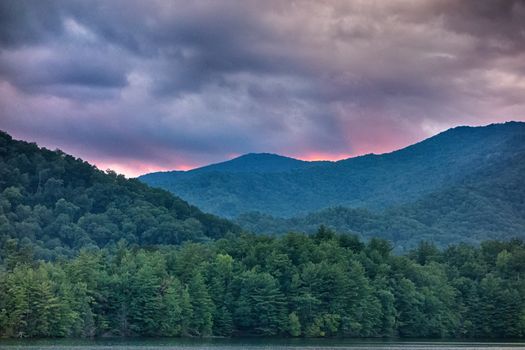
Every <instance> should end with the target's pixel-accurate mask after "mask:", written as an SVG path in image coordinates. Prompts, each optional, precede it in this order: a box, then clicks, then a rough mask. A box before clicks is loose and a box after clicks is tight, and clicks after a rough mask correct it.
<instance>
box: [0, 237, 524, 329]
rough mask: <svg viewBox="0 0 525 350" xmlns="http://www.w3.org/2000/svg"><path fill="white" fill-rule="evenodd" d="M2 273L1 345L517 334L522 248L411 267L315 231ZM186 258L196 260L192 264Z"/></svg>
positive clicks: (470, 252) (441, 257) (426, 251)
mask: <svg viewBox="0 0 525 350" xmlns="http://www.w3.org/2000/svg"><path fill="white" fill-rule="evenodd" d="M10 257H11V260H10V263H9V265H7V266H4V270H3V271H1V272H0V335H1V336H8V337H49V336H58V337H62V336H79V337H91V336H102V335H123V336H139V335H140V336H208V335H221V336H239V335H264V336H293V337H297V336H303V337H332V336H348V337H390V336H400V337H436V338H440V337H466V338H467V337H468V338H473V337H477V338H479V337H489V338H491V337H494V338H495V337H497V338H516V337H523V336H525V279H524V278H523V277H524V273H525V264H523V262H524V261H525V243H524V242H523V241H518V240H514V241H511V242H498V241H487V242H484V243H483V244H482V245H481V247H479V248H474V247H471V246H467V245H457V246H451V247H449V248H448V249H445V250H439V249H437V248H436V247H435V246H433V245H432V244H430V243H424V244H421V245H420V246H419V247H418V248H417V249H415V250H413V251H411V252H410V253H409V254H407V255H406V256H397V255H393V254H392V253H391V246H390V244H389V243H388V242H387V241H383V240H378V239H373V240H371V241H369V242H368V243H367V244H363V243H362V242H360V241H359V240H358V238H357V237H355V236H348V235H337V234H334V233H333V232H331V231H329V230H326V229H323V228H322V229H321V230H319V232H318V233H317V234H315V235H312V236H305V235H302V234H287V235H284V236H282V237H280V238H270V237H264V236H252V235H240V236H238V237H235V238H233V237H230V238H229V239H219V240H217V241H216V242H208V243H185V244H183V245H182V246H179V247H159V248H157V249H143V248H139V247H136V246H135V247H132V246H126V245H124V244H119V245H117V246H113V247H109V248H105V249H102V250H98V249H97V250H90V251H85V250H83V251H81V252H80V254H78V256H76V257H75V258H73V259H70V260H63V261H57V262H53V263H50V262H43V261H35V260H32V259H27V258H26V257H24V256H23V255H13V256H10ZM188 260H190V261H188Z"/></svg>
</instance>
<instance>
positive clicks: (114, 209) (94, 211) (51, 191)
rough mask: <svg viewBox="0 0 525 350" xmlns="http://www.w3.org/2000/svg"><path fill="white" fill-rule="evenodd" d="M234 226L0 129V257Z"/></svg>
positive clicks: (221, 231) (168, 239) (145, 241)
mask: <svg viewBox="0 0 525 350" xmlns="http://www.w3.org/2000/svg"><path fill="white" fill-rule="evenodd" d="M230 231H232V232H236V231H239V228H238V227H237V226H235V225H234V224H232V223H231V222H229V221H227V220H224V219H220V218H217V217H215V216H213V215H210V214H205V213H203V212H201V211H200V210H199V209H197V208H196V207H194V206H191V205H189V204H188V203H186V202H185V201H183V200H181V199H180V198H177V197H175V196H173V195H172V194H170V193H168V192H166V191H163V190H160V189H153V188H150V187H148V186H147V185H145V184H143V183H141V182H139V181H137V180H134V179H133V180H128V179H126V178H124V176H121V175H117V174H115V173H112V172H109V173H104V172H102V171H100V170H98V169H96V168H95V167H93V166H91V165H89V164H88V163H86V162H84V161H82V160H80V159H75V158H74V157H72V156H69V155H67V154H64V153H63V152H61V151H50V150H47V149H45V148H39V147H38V146H37V145H35V144H33V143H27V142H23V141H16V140H13V139H12V138H11V137H10V136H9V135H8V134H6V133H3V132H0V258H1V257H2V256H3V255H4V252H5V251H6V250H8V249H12V248H13V245H15V246H18V248H23V247H29V248H31V249H32V250H33V251H34V252H35V254H36V256H37V257H39V258H46V259H51V258H54V257H56V256H61V255H64V254H66V255H68V254H70V253H72V252H74V251H76V250H78V249H80V248H83V247H94V246H99V247H102V246H106V245H108V244H109V245H112V244H115V243H116V242H118V241H119V240H121V239H126V240H127V241H128V242H129V243H134V244H140V245H152V244H177V243H180V242H182V241H185V240H193V241H203V240H207V239H210V238H218V237H223V236H224V235H225V234H226V233H228V232H230Z"/></svg>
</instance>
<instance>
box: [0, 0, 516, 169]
mask: <svg viewBox="0 0 525 350" xmlns="http://www.w3.org/2000/svg"><path fill="white" fill-rule="evenodd" d="M524 17H525V2H524V1H519V0H515V1H510V0H509V1H506V0H501V1H490V0H478V1H473V0H466V1H451V0H433V1H428V2H413V1H404V0H393V1H388V2H383V1H357V0H356V1H332V2H318V1H301V2H295V1H264V2H261V1H228V0H224V1H211V0H210V1H195V2H191V3H187V2H179V1H173V2H171V1H170V2H166V1H148V2H143V1H111V2H108V1H90V2H81V1H58V0H56V1H52V0H46V1H36V0H34V1H29V0H17V1H15V0H6V1H2V2H1V3H0V23H1V24H0V26H1V27H0V113H1V114H0V128H2V129H6V130H7V131H9V132H12V133H14V134H15V136H19V137H22V138H26V139H31V140H36V141H40V142H42V143H43V144H45V145H48V146H51V147H60V148H63V149H64V150H65V151H69V152H74V153H75V154H76V155H79V156H82V157H85V158H87V159H88V160H91V161H95V162H98V163H99V164H101V165H111V166H113V167H117V168H119V167H120V169H121V170H124V171H127V172H128V173H129V174H136V173H139V172H141V171H145V170H149V169H158V168H166V169H168V168H173V167H179V166H193V165H198V164H204V163H207V162H211V161H218V160H222V159H224V158H227V157H231V156H234V155H237V154H242V153H245V152H253V151H256V152H257V151H261V152H262V151H266V152H277V153H282V154H287V155H291V156H299V157H305V158H312V157H342V156H348V155H352V154H360V153H367V152H384V151H388V150H392V149H394V148H398V147H401V146H404V145H407V144H410V143H412V142H414V141H417V140H419V139H422V138H424V137H427V136H429V135H431V134H433V133H436V132H438V131H441V130H443V129H445V128H448V127H451V126H454V125H458V124H485V123H490V122H497V121H503V120H509V119H517V120H525V114H524V112H525V101H524V99H523V96H524V93H525V80H524V79H523V73H524V72H525V28H524V24H523V22H524V21H523V20H522V19H523V18H524Z"/></svg>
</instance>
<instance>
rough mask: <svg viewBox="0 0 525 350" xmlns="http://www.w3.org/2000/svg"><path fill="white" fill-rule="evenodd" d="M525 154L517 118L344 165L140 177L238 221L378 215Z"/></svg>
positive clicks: (270, 163) (275, 162) (253, 159)
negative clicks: (355, 211)
mask: <svg viewBox="0 0 525 350" xmlns="http://www.w3.org/2000/svg"><path fill="white" fill-rule="evenodd" d="M524 151H525V123H521V122H509V123H504V124H492V125H489V126H485V127H465V126H463V127H457V128H453V129H450V130H447V131H445V132H443V133H440V134H438V135H436V136H434V137H431V138H429V139H426V140H424V141H422V142H419V143H417V144H414V145H412V146H409V147H406V148H404V149H401V150H398V151H395V152H392V153H387V154H381V155H375V154H369V155H365V156H360V157H355V158H349V159H345V160H341V161H338V162H312V163H309V162H302V161H299V160H293V159H291V158H285V157H280V156H276V155H246V156H242V157H239V158H236V159H234V160H231V161H229V162H224V163H219V164H217V165H212V166H209V167H204V168H199V169H195V170H191V171H186V172H184V171H177V172H167V173H152V174H146V175H143V176H141V177H140V178H139V179H140V180H141V181H143V182H145V183H147V184H149V185H152V186H155V187H160V188H164V189H166V190H168V191H171V192H173V193H175V194H176V195H178V196H180V197H181V198H183V199H185V200H187V201H188V202H190V203H192V204H195V205H197V206H199V207H200V208H203V210H206V211H208V212H211V213H214V214H217V215H221V216H225V217H230V218H232V217H237V216H239V215H241V214H244V213H247V212H260V213H262V214H268V215H272V216H276V217H284V218H290V217H295V216H304V215H307V214H309V213H311V212H315V211H319V210H322V209H326V208H331V207H337V206H343V207H347V208H364V209H368V210H370V211H372V212H378V211H381V210H385V209H387V208H391V207H397V206H402V205H404V204H409V203H412V202H414V201H417V200H420V199H422V198H425V196H427V195H430V194H432V193H434V192H436V191H441V190H443V189H444V188H447V187H450V186H452V185H454V184H460V183H461V182H462V181H463V180H465V179H467V178H469V177H472V176H474V177H475V174H477V173H480V172H482V171H485V170H486V169H496V167H500V166H502V165H501V164H502V163H501V162H502V161H504V160H506V159H511V158H513V157H515V156H516V155H519V154H523V152H524ZM498 164H500V165H498Z"/></svg>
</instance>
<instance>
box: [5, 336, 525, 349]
mask: <svg viewBox="0 0 525 350" xmlns="http://www.w3.org/2000/svg"><path fill="white" fill-rule="evenodd" d="M0 349H6V350H7V349H11V350H15V349H32V350H39V349H42V350H44V349H45V350H50V349H57V350H60V349H78V350H124V349H137V350H167V349H173V350H179V349H180V350H184V349H194V350H197V349H210V350H238V349H249V350H259V349H260V350H263V349H264V350H274V349H275V350H295V349H309V350H331V349H337V350H344V349H351V350H404V349H408V350H470V349H472V350H473V349H487V350H488V349H490V350H506V349H509V350H510V349H512V350H515V349H525V342H524V341H522V342H497V341H487V342H484V341H465V342H463V341H397V340H396V341H392V340H354V339H260V338H256V339H253V338H250V339H243V338H241V339H178V338H177V339H174V338H161V339H131V340H130V339H100V340H71V339H39V340H0Z"/></svg>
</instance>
